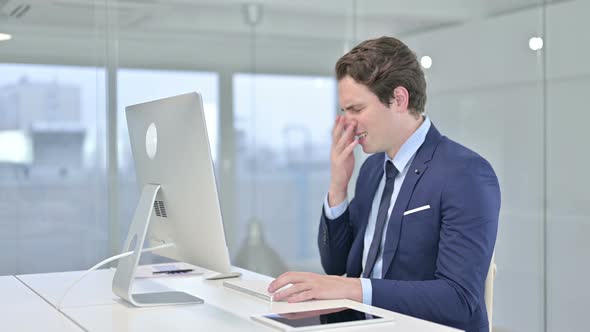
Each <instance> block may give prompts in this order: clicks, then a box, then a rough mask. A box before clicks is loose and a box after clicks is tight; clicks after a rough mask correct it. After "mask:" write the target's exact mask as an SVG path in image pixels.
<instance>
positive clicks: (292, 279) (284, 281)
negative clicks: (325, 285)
mask: <svg viewBox="0 0 590 332" xmlns="http://www.w3.org/2000/svg"><path fill="white" fill-rule="evenodd" d="M309 276H310V274H309V273H306V272H286V273H283V274H281V275H280V276H278V278H276V279H275V280H274V281H273V282H271V283H270V285H269V286H268V291H269V292H270V293H274V292H276V291H277V290H278V289H280V288H282V287H283V286H286V285H288V284H295V283H300V282H304V281H306V280H307V279H308V278H309Z"/></svg>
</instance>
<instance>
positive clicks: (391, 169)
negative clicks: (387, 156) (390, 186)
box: [385, 160, 399, 180]
mask: <svg viewBox="0 0 590 332" xmlns="http://www.w3.org/2000/svg"><path fill="white" fill-rule="evenodd" d="M397 173H399V171H398V170H397V168H396V167H395V166H394V165H393V163H392V162H391V161H390V160H388V161H387V163H385V176H386V177H387V179H388V180H393V179H395V177H396V176H397Z"/></svg>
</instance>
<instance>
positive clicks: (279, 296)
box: [272, 282, 309, 301]
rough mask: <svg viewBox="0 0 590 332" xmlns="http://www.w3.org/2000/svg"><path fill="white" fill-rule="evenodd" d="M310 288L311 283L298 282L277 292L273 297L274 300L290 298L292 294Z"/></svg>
mask: <svg viewBox="0 0 590 332" xmlns="http://www.w3.org/2000/svg"><path fill="white" fill-rule="evenodd" d="M306 290H309V284H308V283H306V282H301V283H298V284H294V285H293V286H291V287H289V288H287V289H285V290H282V291H280V292H278V293H275V294H274V295H273V296H272V298H273V301H281V300H283V299H286V298H289V297H290V296H292V295H295V294H299V293H301V292H303V291H306Z"/></svg>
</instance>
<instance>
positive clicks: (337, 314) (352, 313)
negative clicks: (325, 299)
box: [252, 307, 394, 332]
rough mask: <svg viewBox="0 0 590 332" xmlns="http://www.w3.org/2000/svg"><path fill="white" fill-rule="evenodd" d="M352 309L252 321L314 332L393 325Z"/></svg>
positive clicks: (344, 308)
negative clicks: (338, 328)
mask: <svg viewBox="0 0 590 332" xmlns="http://www.w3.org/2000/svg"><path fill="white" fill-rule="evenodd" d="M366 316H367V313H366V312H364V311H360V310H357V309H353V308H350V307H340V308H331V309H322V310H312V311H299V312H289V313H282V314H266V315H260V316H252V319H253V320H255V321H257V322H259V323H262V324H264V325H267V326H270V327H273V328H276V329H278V330H281V331H293V332H295V331H312V330H319V329H326V328H335V327H348V326H359V325H368V324H376V323H392V322H394V320H393V319H392V318H385V317H380V316H375V315H373V316H372V317H373V319H367V318H366Z"/></svg>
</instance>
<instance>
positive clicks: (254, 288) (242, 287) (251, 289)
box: [223, 279, 291, 301]
mask: <svg viewBox="0 0 590 332" xmlns="http://www.w3.org/2000/svg"><path fill="white" fill-rule="evenodd" d="M268 285H270V282H269V281H265V280H241V279H240V280H227V281H224V282H223V286H225V287H227V288H230V289H233V290H237V291H239V292H243V293H245V294H248V295H252V296H254V297H257V298H259V299H263V300H266V301H272V295H273V294H272V293H269V292H268V291H267V289H268ZM290 286H291V285H287V286H285V287H283V288H281V289H279V290H283V289H285V288H288V287H290Z"/></svg>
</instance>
